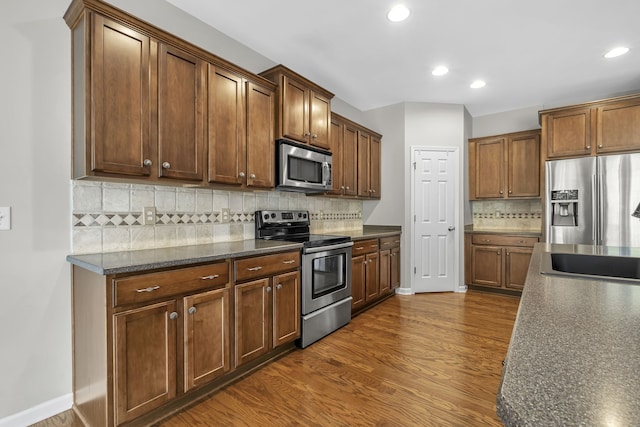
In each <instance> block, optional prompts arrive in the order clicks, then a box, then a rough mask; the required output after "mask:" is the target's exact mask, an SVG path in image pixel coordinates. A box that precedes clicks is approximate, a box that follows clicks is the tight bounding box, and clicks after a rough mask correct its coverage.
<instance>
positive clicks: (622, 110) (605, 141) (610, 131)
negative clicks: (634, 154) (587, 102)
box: [596, 99, 640, 153]
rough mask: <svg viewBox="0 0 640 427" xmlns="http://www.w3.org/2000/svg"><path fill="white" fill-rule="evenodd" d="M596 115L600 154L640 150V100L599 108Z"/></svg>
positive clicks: (598, 150)
mask: <svg viewBox="0 0 640 427" xmlns="http://www.w3.org/2000/svg"><path fill="white" fill-rule="evenodd" d="M596 114H597V129H598V130H597V133H596V143H597V152H598V153H615V152H622V151H633V150H640V99H634V100H629V101H620V102H614V103H610V104H607V105H604V106H602V107H598V109H597V112H596Z"/></svg>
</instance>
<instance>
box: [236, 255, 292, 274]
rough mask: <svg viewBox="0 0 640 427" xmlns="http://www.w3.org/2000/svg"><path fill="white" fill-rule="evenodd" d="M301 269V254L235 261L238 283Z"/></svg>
mask: <svg viewBox="0 0 640 427" xmlns="http://www.w3.org/2000/svg"><path fill="white" fill-rule="evenodd" d="M298 267H300V252H297V251H296V252H285V253H282V254H274V255H265V256H257V257H252V258H245V259H239V260H236V261H235V272H236V273H235V275H236V281H243V280H249V279H253V278H256V277H265V276H270V275H272V274H276V273H280V272H283V271H289V270H293V269H294V268H298Z"/></svg>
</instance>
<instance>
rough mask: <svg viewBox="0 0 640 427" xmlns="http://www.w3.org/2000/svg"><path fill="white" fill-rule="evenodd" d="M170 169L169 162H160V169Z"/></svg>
mask: <svg viewBox="0 0 640 427" xmlns="http://www.w3.org/2000/svg"><path fill="white" fill-rule="evenodd" d="M170 167H171V163H169V162H162V168H163V169H169V168H170Z"/></svg>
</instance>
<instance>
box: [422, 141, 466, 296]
mask: <svg viewBox="0 0 640 427" xmlns="http://www.w3.org/2000/svg"><path fill="white" fill-rule="evenodd" d="M412 154H413V155H412V163H413V165H412V166H413V169H414V170H413V172H414V173H413V185H412V187H413V191H412V192H413V194H412V201H413V202H412V205H413V207H412V210H413V215H414V217H413V228H414V229H413V230H412V236H413V239H414V241H413V254H414V256H413V263H414V265H413V272H414V275H413V278H414V280H413V289H414V291H415V292H443V291H454V290H455V288H456V265H455V264H456V262H455V260H456V259H458V257H457V256H456V255H457V254H456V241H457V238H458V232H459V231H458V230H456V224H457V215H456V212H455V201H456V199H457V197H458V182H457V180H458V152H457V149H455V148H447V149H431V148H426V147H425V148H414V149H413V153H412Z"/></svg>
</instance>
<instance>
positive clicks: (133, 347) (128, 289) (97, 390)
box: [72, 260, 232, 426]
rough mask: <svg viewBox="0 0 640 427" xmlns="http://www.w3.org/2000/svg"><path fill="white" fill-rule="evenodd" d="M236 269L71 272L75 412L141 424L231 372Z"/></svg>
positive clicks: (100, 420)
mask: <svg viewBox="0 0 640 427" xmlns="http://www.w3.org/2000/svg"><path fill="white" fill-rule="evenodd" d="M229 279H230V263H229V262H228V261H226V260H224V261H218V262H214V263H210V264H206V265H200V266H196V267H184V268H178V269H173V270H166V271H157V272H142V273H122V274H111V275H106V276H103V275H99V274H96V273H93V272H91V271H89V270H85V269H83V268H81V267H78V266H74V267H73V283H72V295H73V326H74V327H73V336H74V339H73V361H74V407H75V409H76V411H77V412H78V413H79V414H81V415H82V417H83V418H84V419H86V420H87V422H88V424H89V425H107V426H114V425H120V424H122V423H128V422H130V421H133V420H138V419H140V418H141V417H145V416H148V414H149V413H151V412H152V411H155V410H162V407H163V406H165V405H166V404H169V403H171V402H173V401H175V400H176V399H178V398H180V397H182V396H184V395H186V394H188V393H192V392H193V391H194V390H198V389H200V388H203V387H204V386H205V385H208V384H210V383H212V382H213V381H214V380H215V379H217V378H220V377H222V376H223V375H225V374H227V373H229V372H231V369H232V366H231V363H230V360H231V359H230V354H229V348H230V347H229V343H230V328H229V324H230V311H229V310H230V297H229V289H230V286H231V282H230V280H229Z"/></svg>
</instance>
